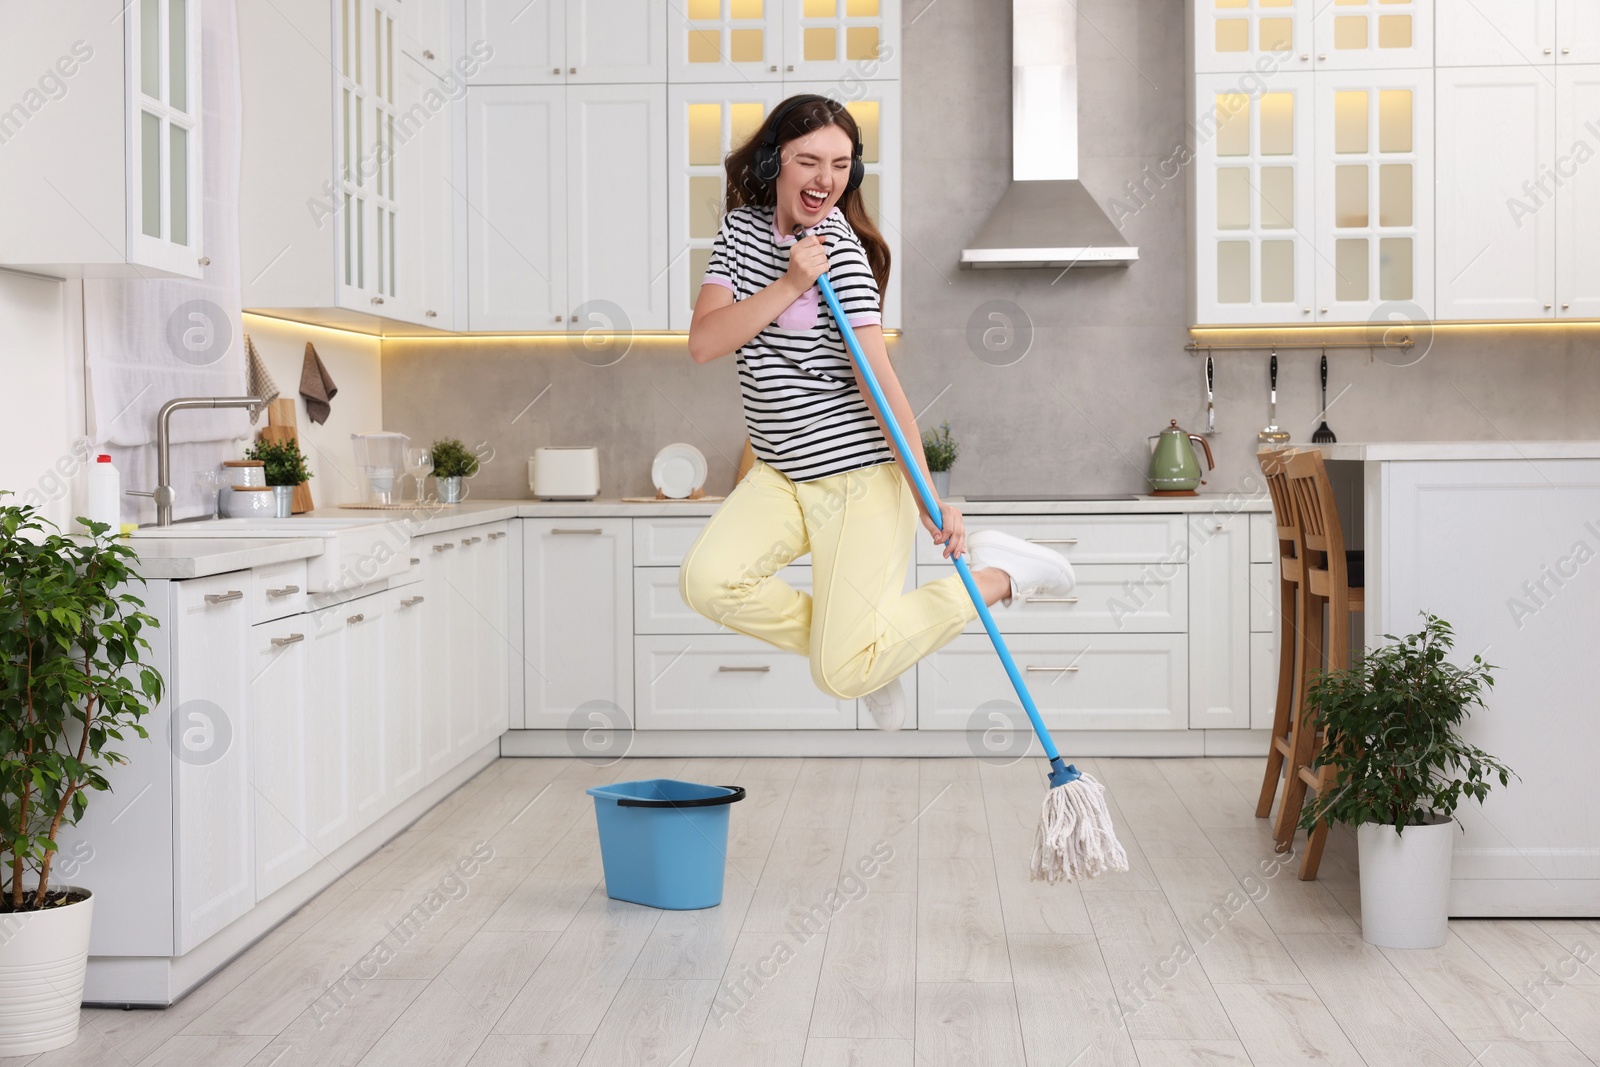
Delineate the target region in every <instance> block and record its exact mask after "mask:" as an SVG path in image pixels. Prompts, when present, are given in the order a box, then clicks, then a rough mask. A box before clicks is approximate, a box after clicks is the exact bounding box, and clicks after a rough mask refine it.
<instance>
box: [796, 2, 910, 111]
mask: <svg viewBox="0 0 1600 1067" xmlns="http://www.w3.org/2000/svg"><path fill="white" fill-rule="evenodd" d="M772 6H773V7H775V8H779V9H780V10H781V11H782V12H783V18H784V22H783V77H784V82H785V83H789V82H793V81H797V80H798V81H806V80H811V81H824V80H826V81H834V82H838V81H839V80H841V79H844V80H846V81H847V82H848V83H849V84H850V85H851V86H853V85H854V84H855V83H857V82H862V81H867V80H871V79H876V78H898V77H899V76H900V0H778V2H775V3H773V4H772ZM785 91H786V92H788V93H793V92H796V91H799V92H805V91H807V90H803V89H802V90H795V89H793V88H789V87H788V85H787V84H786V85H785Z"/></svg>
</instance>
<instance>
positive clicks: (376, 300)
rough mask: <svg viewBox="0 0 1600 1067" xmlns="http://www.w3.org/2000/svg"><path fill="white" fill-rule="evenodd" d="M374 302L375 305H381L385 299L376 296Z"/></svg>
mask: <svg viewBox="0 0 1600 1067" xmlns="http://www.w3.org/2000/svg"><path fill="white" fill-rule="evenodd" d="M372 302H373V303H374V304H381V303H383V297H381V296H375V297H373V298H372Z"/></svg>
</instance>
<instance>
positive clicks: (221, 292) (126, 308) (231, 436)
mask: <svg viewBox="0 0 1600 1067" xmlns="http://www.w3.org/2000/svg"><path fill="white" fill-rule="evenodd" d="M235 2H236V0H203V3H202V7H201V11H200V23H201V91H200V98H201V137H200V143H201V160H202V162H201V169H202V175H201V182H202V185H201V189H202V204H203V207H202V211H203V213H204V218H203V221H202V223H201V225H202V231H201V240H202V244H203V248H200V249H197V250H196V257H197V258H198V257H199V256H200V255H202V254H203V255H205V256H206V257H208V258H209V259H210V261H211V262H210V264H209V265H207V266H206V267H205V268H204V270H203V272H202V276H201V278H199V279H198V280H195V281H190V280H188V279H169V278H149V279H142V278H136V279H90V280H86V281H85V282H84V283H83V319H84V322H83V325H84V329H83V335H84V336H83V343H84V355H85V358H86V361H87V365H88V372H89V389H90V398H91V416H90V430H89V433H90V436H91V437H93V439H94V440H95V442H96V443H97V445H98V447H99V449H100V451H102V452H108V453H110V455H111V457H112V462H113V463H115V464H116V465H117V468H118V469H119V470H120V471H121V474H122V486H123V489H125V490H126V489H153V488H154V487H155V484H156V445H155V442H156V413H157V412H158V411H159V410H160V409H161V405H162V404H164V403H166V402H167V401H168V400H171V399H172V398H174V397H179V396H242V395H244V392H245V386H244V383H245V358H244V335H243V332H242V324H241V322H240V318H239V301H240V287H239V138H240V127H241V124H242V113H241V106H240V87H239V38H238V15H237V11H236V10H235V6H234V5H235ZM171 428H172V437H171V440H172V442H173V445H172V449H171V462H172V477H171V481H172V485H173V487H174V489H175V490H176V491H177V497H178V499H177V504H176V505H175V507H174V508H173V517H174V518H186V517H189V516H194V515H199V514H202V513H205V512H207V511H208V510H209V508H210V507H211V500H210V497H209V493H208V492H202V491H201V490H200V489H199V487H198V485H197V484H196V481H195V476H196V475H197V474H198V473H200V472H201V471H206V470H213V469H215V468H216V466H217V465H218V464H219V463H221V462H222V461H223V460H225V459H232V458H235V457H236V456H238V454H239V451H240V445H239V443H238V442H239V441H240V439H242V438H248V437H249V436H250V432H251V431H250V418H249V415H248V413H247V412H246V411H245V410H244V409H231V410H230V409H205V410H193V411H182V412H178V413H176V414H174V415H173V417H172V424H171ZM154 518H155V508H154V505H153V503H152V502H151V501H150V500H149V499H147V498H143V497H130V496H126V495H124V497H123V502H122V520H123V521H124V522H150V521H152V520H153V519H154Z"/></svg>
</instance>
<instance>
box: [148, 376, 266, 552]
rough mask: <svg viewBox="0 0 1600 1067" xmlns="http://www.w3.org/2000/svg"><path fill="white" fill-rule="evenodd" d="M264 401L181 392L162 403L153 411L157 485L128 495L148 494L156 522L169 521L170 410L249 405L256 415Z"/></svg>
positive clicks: (174, 498)
mask: <svg viewBox="0 0 1600 1067" xmlns="http://www.w3.org/2000/svg"><path fill="white" fill-rule="evenodd" d="M265 403H266V401H264V400H262V399H261V398H260V397H259V396H180V397H178V398H177V399H176V400H169V401H167V402H166V403H165V404H162V405H161V411H160V412H159V413H158V414H157V415H156V487H155V488H154V489H129V490H127V495H128V496H147V497H150V498H151V499H152V500H154V501H155V502H156V525H157V526H171V525H172V505H173V504H174V503H176V502H177V499H178V494H177V492H176V491H175V490H174V489H173V488H172V456H171V446H172V440H171V431H170V429H169V426H168V424H169V423H170V422H171V421H172V413H173V412H174V411H180V410H183V409H185V408H249V409H250V417H251V418H252V419H254V418H255V416H256V414H257V413H258V412H259V411H260V410H261V408H262V406H263V405H264V404H265Z"/></svg>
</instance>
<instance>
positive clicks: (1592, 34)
mask: <svg viewBox="0 0 1600 1067" xmlns="http://www.w3.org/2000/svg"><path fill="white" fill-rule="evenodd" d="M1435 2H1436V3H1437V4H1438V9H1439V13H1438V32H1439V43H1438V58H1437V60H1436V62H1437V64H1438V65H1439V66H1441V67H1481V66H1526V67H1548V66H1550V65H1552V64H1561V63H1595V62H1600V5H1596V4H1594V3H1593V2H1592V0H1435Z"/></svg>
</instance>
